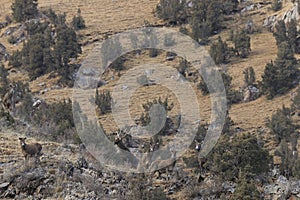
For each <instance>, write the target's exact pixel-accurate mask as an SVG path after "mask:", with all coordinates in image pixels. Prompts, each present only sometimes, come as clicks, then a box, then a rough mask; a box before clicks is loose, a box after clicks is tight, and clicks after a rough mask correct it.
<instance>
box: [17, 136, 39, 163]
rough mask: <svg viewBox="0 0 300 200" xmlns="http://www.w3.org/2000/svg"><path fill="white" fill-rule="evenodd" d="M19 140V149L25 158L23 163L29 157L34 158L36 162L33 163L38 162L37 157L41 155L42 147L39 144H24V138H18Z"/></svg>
mask: <svg viewBox="0 0 300 200" xmlns="http://www.w3.org/2000/svg"><path fill="white" fill-rule="evenodd" d="M19 140H20V144H21V149H22V153H23V155H24V157H25V161H27V160H28V158H29V156H35V158H36V160H35V161H39V156H41V155H42V152H41V151H42V145H41V144H39V143H31V144H26V143H25V140H26V137H25V138H21V137H20V138H19Z"/></svg>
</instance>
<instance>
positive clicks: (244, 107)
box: [0, 0, 291, 131]
mask: <svg viewBox="0 0 300 200" xmlns="http://www.w3.org/2000/svg"><path fill="white" fill-rule="evenodd" d="M11 2H12V1H11V0H2V1H1V4H2V5H3V6H2V12H1V13H0V14H1V18H3V17H4V16H5V14H7V13H9V12H10V4H11ZM157 2H158V1H157V0H130V1H128V0H115V1H112V0H98V1H96V0H91V1H88V0H85V1H81V0H52V1H48V0H39V7H40V8H42V9H45V8H49V7H51V8H53V9H54V10H57V11H60V12H66V13H67V15H68V20H70V19H71V18H72V16H73V15H75V14H76V12H77V9H78V8H80V9H81V12H82V16H83V17H84V19H85V21H86V24H87V29H85V30H82V31H80V34H81V35H82V36H83V37H82V38H83V39H82V42H84V43H85V44H87V45H85V46H83V50H84V53H83V56H82V58H84V57H85V56H86V55H87V54H88V53H89V51H90V50H91V49H92V48H93V47H94V44H93V43H92V41H96V40H102V39H103V38H104V37H105V36H107V35H110V34H113V33H115V32H121V31H124V30H128V29H132V28H137V27H141V26H143V25H144V20H148V21H149V22H150V23H151V24H159V23H161V21H160V20H159V19H157V18H155V17H154V16H153V10H154V9H155V6H156V4H157ZM267 7H269V6H267ZM267 7H265V8H263V9H261V10H259V11H253V12H252V14H253V15H251V16H244V17H243V16H241V17H238V18H236V19H235V24H233V25H232V26H233V27H236V26H241V25H242V23H241V22H245V21H246V20H247V19H249V17H250V18H252V19H253V20H254V22H255V24H257V25H258V26H261V24H262V22H263V19H264V18H266V17H267V16H269V15H272V14H275V13H273V12H272V11H270V10H269V9H268V8H267ZM290 7H291V3H286V2H284V8H283V10H281V11H279V12H278V13H276V14H278V15H281V14H282V13H284V12H285V11H286V10H287V9H288V8H290ZM0 8H1V7H0ZM258 12H259V13H258ZM250 14H251V13H250ZM237 19H239V20H237ZM221 35H222V37H224V38H226V36H227V35H228V32H226V31H224V32H222V33H221ZM6 40H7V38H1V39H0V42H1V43H3V44H5V45H8V43H7V42H6ZM251 42H252V43H251V48H252V53H251V55H250V57H249V58H247V59H242V60H240V59H239V60H234V61H233V62H232V63H230V64H229V65H228V66H227V68H228V72H229V73H230V74H231V76H232V77H233V84H234V87H236V88H238V87H240V86H242V84H243V70H244V69H245V68H246V67H249V66H252V67H253V68H254V70H255V72H256V77H257V79H258V80H260V78H261V75H262V73H263V71H264V67H265V65H266V63H267V62H269V61H270V60H272V59H275V57H276V51H277V48H276V45H275V40H274V38H273V36H272V34H271V33H269V32H267V31H265V30H263V32H262V33H259V34H254V35H251ZM8 49H9V50H13V49H15V47H13V46H8ZM163 59H164V57H163V56H160V57H158V58H157V59H156V60H155V59H154V60H151V59H149V58H148V56H144V57H142V59H141V60H131V61H129V62H128V63H127V65H128V66H137V65H138V64H142V63H149V62H157V61H159V62H161V61H162V60H163ZM19 75H20V74H19ZM19 75H18V76H19ZM14 76H16V75H11V77H14ZM23 78H24V77H23ZM25 80H26V78H25ZM42 82H45V83H46V84H47V86H46V87H51V86H52V85H53V84H54V82H55V81H53V80H51V79H50V80H49V79H47V76H45V77H41V78H39V79H38V80H36V81H33V82H32V83H31V88H32V90H33V91H34V92H38V91H40V90H41V89H42V88H40V87H39V86H38V84H39V83H42ZM112 86H113V83H112V84H109V85H107V86H105V87H104V88H111V87H112ZM71 92H72V90H71V89H56V90H51V91H49V92H46V93H45V94H44V95H41V97H42V98H45V99H47V100H50V101H54V100H59V99H62V98H66V97H71ZM145 92H146V93H147V94H149V95H144V96H141V94H142V93H145ZM154 92H157V93H158V94H157V93H156V95H158V96H160V94H161V95H165V94H166V93H165V90H164V89H162V88H157V87H156V86H154V87H149V88H148V89H144V88H142V89H140V90H138V91H137V92H136V94H135V95H134V96H133V97H132V99H131V102H130V103H131V106H132V107H131V115H132V116H133V118H134V117H135V116H138V115H139V113H140V112H141V103H142V102H145V101H146V99H148V98H149V96H151V95H150V94H152V93H154ZM171 96H172V95H171ZM198 98H199V102H200V108H201V111H203V119H204V120H206V121H208V120H209V116H210V108H209V106H210V100H209V99H208V98H207V97H203V96H201V94H198ZM172 99H173V100H172ZM171 100H172V101H174V102H175V97H174V95H173V96H172V97H171ZM175 104H176V102H175ZM282 104H285V105H289V104H290V95H289V94H287V95H285V96H281V97H278V98H275V99H273V100H272V101H268V100H266V98H265V97H261V98H259V99H257V100H256V101H253V102H249V103H241V104H237V105H233V107H232V108H231V110H230V116H231V118H232V119H233V120H234V121H235V123H236V125H237V126H239V127H242V128H244V129H245V130H246V131H251V130H254V129H256V127H258V126H263V125H264V123H265V119H266V118H267V117H269V116H270V115H271V114H272V113H273V112H274V111H275V110H276V109H278V108H280V107H281V106H282ZM176 105H177V104H176ZM176 109H177V110H178V109H179V107H178V106H177V108H176ZM176 109H174V112H173V114H175V113H176ZM101 122H102V124H103V126H104V128H105V129H107V130H109V131H111V130H113V129H115V125H114V123H113V118H112V116H111V115H107V116H103V117H101Z"/></svg>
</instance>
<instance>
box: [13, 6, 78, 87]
mask: <svg viewBox="0 0 300 200" xmlns="http://www.w3.org/2000/svg"><path fill="white" fill-rule="evenodd" d="M45 14H46V15H47V14H49V18H50V21H51V22H49V21H46V22H34V21H32V22H29V23H27V24H26V30H27V31H28V33H29V34H30V35H31V37H30V39H29V40H28V41H27V42H26V43H25V44H24V46H23V48H22V50H21V51H18V50H17V51H15V52H14V53H13V55H12V56H11V58H10V60H9V64H10V65H12V66H14V67H20V66H24V67H25V68H26V69H27V71H28V72H29V77H30V79H31V80H33V79H35V78H37V77H39V76H41V75H44V74H46V73H49V72H52V71H57V72H58V73H59V75H61V82H62V83H66V84H67V85H70V86H71V85H72V81H73V77H72V74H73V73H74V69H75V68H76V66H75V65H74V64H72V63H70V61H71V59H72V58H77V56H78V54H80V53H81V46H80V44H79V43H78V41H77V36H76V33H75V31H74V30H73V29H72V28H69V27H68V26H67V25H66V16H65V15H56V14H55V13H54V12H53V11H52V10H49V11H46V12H45ZM51 23H52V24H51ZM52 25H54V26H55V31H54V30H52V28H51V26H52ZM55 34H56V35H57V36H56V37H54V35H55ZM12 42H13V41H12Z"/></svg>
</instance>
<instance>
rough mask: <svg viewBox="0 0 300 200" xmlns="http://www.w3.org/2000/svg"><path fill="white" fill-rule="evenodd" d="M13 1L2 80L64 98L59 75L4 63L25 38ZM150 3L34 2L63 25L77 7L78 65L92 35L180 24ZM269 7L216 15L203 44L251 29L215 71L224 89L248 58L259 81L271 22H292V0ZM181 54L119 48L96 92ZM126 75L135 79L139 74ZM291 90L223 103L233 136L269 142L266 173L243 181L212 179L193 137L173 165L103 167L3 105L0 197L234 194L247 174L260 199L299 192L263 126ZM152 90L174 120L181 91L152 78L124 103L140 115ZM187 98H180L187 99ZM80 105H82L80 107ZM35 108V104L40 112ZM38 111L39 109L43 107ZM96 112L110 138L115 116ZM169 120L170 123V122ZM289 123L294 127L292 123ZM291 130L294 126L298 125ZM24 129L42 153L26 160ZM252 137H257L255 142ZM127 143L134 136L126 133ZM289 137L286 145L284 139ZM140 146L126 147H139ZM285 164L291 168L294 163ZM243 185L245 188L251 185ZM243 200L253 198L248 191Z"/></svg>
mask: <svg viewBox="0 0 300 200" xmlns="http://www.w3.org/2000/svg"><path fill="white" fill-rule="evenodd" d="M11 3H12V1H11V0H3V1H2V2H1V5H0V9H1V11H0V44H1V45H0V60H2V62H3V63H4V66H5V68H6V69H7V70H8V73H9V75H8V78H9V80H10V81H12V80H20V81H22V82H23V83H28V84H29V89H30V91H31V94H32V96H33V97H35V98H36V99H41V100H42V101H43V102H46V103H47V105H50V104H51V103H53V102H61V101H64V100H66V99H68V98H70V99H72V92H73V90H72V88H70V87H66V86H65V85H63V84H60V82H59V78H60V77H59V76H57V74H55V73H47V74H45V75H43V76H40V77H38V78H36V79H34V80H30V77H29V75H28V71H26V70H25V69H24V68H22V67H14V66H11V65H8V60H7V58H8V57H9V56H10V55H12V54H13V51H15V50H17V49H19V50H20V49H21V48H22V46H23V42H24V41H26V40H27V39H28V38H29V37H27V34H28V33H27V31H26V28H25V25H24V24H22V23H14V22H9V21H10V20H8V19H9V18H8V17H7V16H11V15H10V14H11V9H10V5H11ZM157 4H158V1H157V0H101V1H99V0H98V1H97V0H93V1H81V0H53V1H46V0H39V1H38V7H39V9H40V10H46V9H48V8H52V9H53V10H54V11H56V12H58V13H59V12H60V13H63V12H66V14H67V24H68V25H70V24H71V20H72V18H73V16H75V15H76V13H77V10H78V9H80V10H81V15H82V17H83V18H84V20H85V23H86V28H85V29H83V30H79V31H77V34H78V38H79V42H80V44H81V45H82V54H80V55H79V57H78V58H77V59H74V60H73V61H72V62H73V63H74V64H76V65H80V64H81V63H82V62H83V61H84V60H85V59H86V58H87V56H88V55H89V54H90V53H91V51H92V49H93V48H94V47H96V46H97V45H98V43H99V42H101V41H103V40H104V39H106V38H107V37H109V36H111V35H114V34H116V33H120V32H123V31H125V30H131V29H134V28H140V27H143V26H145V25H150V26H155V27H161V26H166V27H167V28H169V29H172V30H176V31H178V30H179V28H180V27H179V26H176V25H170V24H168V23H167V22H165V21H163V20H161V19H159V18H157V17H156V16H155V9H156V5H157ZM271 6H272V2H271V1H259V0H249V1H241V3H240V4H239V7H238V10H237V11H236V12H235V13H232V14H230V15H228V16H227V18H226V20H225V22H224V24H226V25H225V26H226V28H224V29H223V30H222V31H221V32H220V33H218V34H216V35H213V36H212V37H210V43H209V45H207V46H205V48H206V49H207V50H209V47H210V45H211V44H212V43H213V42H215V41H217V37H218V36H221V38H222V39H223V40H226V41H227V42H228V44H229V46H230V47H233V43H232V42H231V41H229V39H228V38H229V37H230V34H231V31H236V30H237V29H240V28H245V27H248V28H249V27H250V29H251V30H252V31H253V33H251V34H249V36H250V38H251V53H250V55H249V56H248V57H247V58H243V59H240V58H237V57H233V58H232V59H231V62H229V63H228V64H222V65H220V71H222V72H226V73H228V74H229V75H230V76H231V77H232V88H233V89H235V90H237V91H239V90H240V89H241V88H243V87H244V71H245V69H247V68H248V67H253V69H254V71H255V74H256V79H257V82H259V81H261V80H262V75H263V73H264V69H265V66H266V64H267V63H268V62H270V61H271V60H275V59H276V55H277V45H276V40H275V38H274V37H273V33H272V31H274V27H275V24H276V22H277V21H278V20H281V19H283V20H284V21H285V22H288V21H290V20H291V19H296V20H298V22H299V19H300V17H299V14H298V10H297V9H298V5H297V4H293V3H292V2H290V1H283V6H282V9H280V10H278V11H276V12H275V11H273V10H272V9H271ZM298 24H299V23H298ZM12 36H13V37H14V38H16V43H15V44H11V43H10V42H9V39H10V38H12ZM295 56H296V58H298V59H299V58H300V56H299V54H298V55H295ZM180 62H181V59H180V58H178V57H175V58H174V59H173V58H172V59H169V58H168V55H167V53H166V52H162V53H159V54H158V55H157V56H155V57H151V56H149V51H148V50H145V51H141V52H140V53H138V54H133V53H130V54H128V55H126V59H125V61H124V70H122V71H116V70H107V71H106V72H104V73H103V80H102V81H103V82H104V83H105V84H104V85H103V86H101V87H100V88H99V92H100V93H101V92H103V91H107V90H109V91H112V90H113V88H114V87H115V86H118V84H119V83H118V81H119V80H120V78H121V77H122V76H126V73H127V72H129V71H130V70H131V69H133V68H134V67H137V66H140V65H143V64H153V65H154V64H157V63H160V64H163V65H165V66H169V67H178V66H179V65H180ZM194 71H195V69H192V72H194ZM133 78H136V79H138V78H139V77H133ZM200 80H201V78H200V76H199V75H193V76H192V77H189V78H188V81H189V82H190V84H191V85H192V88H193V89H194V90H195V91H196V96H197V99H198V102H199V108H200V111H201V120H200V121H199V123H201V125H205V124H209V123H210V122H211V99H210V97H209V96H205V95H203V94H202V93H201V91H200V90H198V89H197V88H198V85H197V84H198V83H199V81H200ZM119 86H120V85H119ZM120 87H121V86H120ZM122 87H124V85H123V86H122ZM124 91H125V92H126V88H125V87H124V88H123V92H124ZM295 93H296V88H295V89H292V90H290V91H289V92H288V93H286V94H284V95H280V96H277V97H275V98H273V99H272V100H269V99H267V97H266V96H265V95H261V96H259V98H257V99H255V100H253V101H246V102H243V101H242V102H239V103H236V104H233V105H231V107H230V110H229V117H230V118H231V119H232V121H233V123H232V124H231V125H230V130H231V131H232V133H233V134H232V135H231V136H232V137H233V135H234V134H237V135H238V134H247V133H250V134H251V135H255V136H256V137H257V138H258V140H257V141H258V142H257V143H259V142H260V144H261V143H262V144H263V145H262V146H263V148H264V149H267V150H268V152H269V153H270V155H271V156H274V157H272V161H273V163H272V164H270V170H269V172H268V173H267V175H265V176H255V177H254V178H253V179H251V178H250V179H251V181H249V180H246V179H247V178H248V177H244V178H245V180H238V181H237V179H238V178H237V177H235V178H233V179H231V180H226V181H221V180H219V178H216V177H215V175H214V174H212V173H211V171H210V170H211V169H212V168H213V167H211V166H208V167H207V166H205V165H204V167H203V166H202V164H204V163H205V162H203V163H202V161H201V160H198V159H197V153H198V152H197V151H196V149H195V143H193V144H192V145H191V147H190V149H188V150H187V152H186V153H185V154H184V155H183V156H182V157H181V158H179V159H178V160H177V161H176V163H175V165H174V166H173V167H172V168H171V169H169V168H168V169H163V170H161V171H155V172H154V173H151V174H146V175H144V174H131V173H123V172H116V171H110V170H109V169H106V168H104V167H103V165H105V164H106V163H99V162H98V161H97V160H96V159H95V158H94V157H93V156H92V155H91V154H90V153H89V152H88V151H87V150H86V148H85V146H84V145H80V144H78V142H77V143H76V142H74V141H75V139H74V140H70V138H68V137H67V136H66V137H63V136H61V137H58V138H56V142H54V141H53V138H52V137H49V135H47V134H51V125H52V124H51V123H54V122H53V121H50V122H49V121H47V120H45V122H43V121H42V120H41V122H39V123H41V124H42V125H41V127H39V128H37V127H35V126H36V124H35V125H33V123H34V120H33V121H31V122H28V121H26V120H24V119H23V118H22V119H21V118H20V117H18V116H17V115H15V114H12V115H11V116H12V117H13V118H14V119H11V118H10V116H8V115H5V114H4V115H2V114H1V120H0V126H1V127H0V198H1V199H194V200H197V199H232V197H233V196H234V193H235V192H236V193H238V192H239V191H240V190H242V189H241V187H240V185H242V181H246V182H247V181H248V182H247V183H249V185H250V183H251V184H253V185H254V186H255V188H256V190H257V191H258V192H259V194H260V199H270V200H271V199H272V200H273V199H290V200H294V199H300V181H299V180H298V179H290V178H289V177H288V173H286V174H282V173H281V171H280V170H281V169H280V163H282V162H283V161H282V160H281V159H280V158H281V157H280V155H279V154H276V153H275V152H276V151H280V150H281V149H280V148H279V147H278V144H277V142H276V139H275V137H274V135H272V134H271V130H270V129H268V128H267V127H266V122H267V120H268V119H270V118H271V116H272V115H273V114H274V113H275V112H276V111H277V110H278V109H281V108H282V106H283V105H285V106H286V107H289V106H291V104H292V98H293V97H294V96H295ZM88 95H89V94H87V95H84V96H88ZM158 97H161V98H162V99H165V98H166V97H167V98H168V102H172V103H173V105H174V107H173V108H172V110H170V111H169V112H168V117H169V118H170V119H172V120H173V121H175V123H174V124H176V120H174V119H177V118H176V117H178V115H179V114H180V109H181V107H180V106H181V105H180V103H179V100H178V99H177V97H176V95H175V94H174V93H173V92H172V91H170V89H168V88H166V87H161V86H159V85H156V84H153V85H151V84H150V85H149V86H147V87H140V88H139V89H138V90H137V91H135V93H134V94H133V95H132V97H131V99H130V102H129V105H130V106H129V112H130V116H131V117H132V119H139V117H140V116H141V115H142V113H143V112H144V108H143V106H142V105H143V104H145V103H147V102H148V101H149V100H153V99H156V98H158ZM189 98H190V97H187V99H189ZM21 106H22V105H21ZM46 108H47V107H46ZM81 109H82V110H84V111H85V107H84V106H83V107H82V108H81ZM34 112H37V113H38V111H34ZM40 112H43V110H41V111H40ZM96 112H99V110H96ZM32 113H33V112H32ZM39 114H40V113H39ZM92 114H94V113H92ZM32 115H34V113H33V114H32ZM40 116H43V115H40ZM45 116H47V115H45ZM199 118H200V116H199ZM294 118H295V119H296V120H295V121H296V125H297V126H299V121H300V120H299V116H297V114H296V115H294V116H293V120H294ZM98 119H99V122H100V124H101V125H102V127H103V129H104V131H105V132H106V133H108V135H109V137H115V135H113V133H115V132H117V131H118V127H117V123H116V122H115V121H114V118H113V115H112V114H111V113H106V114H99V115H98ZM35 120H37V119H35ZM11 121H14V123H12V124H10V122H11ZM31 123H32V124H31ZM43 123H45V124H43ZM174 124H172V126H174V127H175V126H176V125H174ZM49 127H50V128H49ZM174 127H171V128H174ZM55 128H57V127H55ZM58 129H59V128H58ZM56 130H57V129H55V131H56ZM53 131H54V130H53ZM73 131H74V129H71V131H69V130H68V132H67V133H66V135H67V134H70V132H72V133H73ZM297 131H299V127H298V129H297ZM297 131H296V133H297V134H299V132H297ZM22 136H27V138H28V139H27V140H28V141H27V142H28V143H32V142H35V141H37V142H39V143H40V144H42V146H43V150H42V152H43V155H42V156H41V157H40V161H39V162H37V163H36V162H35V159H34V158H30V159H29V160H28V161H26V160H24V156H23V154H22V151H21V146H20V143H19V139H18V138H19V137H22ZM50 138H51V139H50ZM172 138H173V135H172V133H171V134H170V135H165V136H164V137H163V139H162V141H160V142H161V145H166V143H167V141H169V140H170V139H172ZM72 139H73V138H72ZM77 139H78V137H77ZM231 139H232V138H231ZM231 139H230V140H231ZM131 142H132V141H131ZM133 142H137V143H138V144H139V146H142V144H143V148H146V147H144V143H142V142H141V141H134V140H133ZM146 142H148V141H146ZM296 143H297V142H296ZM260 144H258V145H259V146H260ZM129 145H132V144H131V143H130V142H129ZM147 145H148V143H147ZM147 145H146V146H147ZM288 145H292V144H291V142H290V143H288V144H287V146H288ZM147 147H148V146H147ZM150 147H151V145H150ZM139 148H140V147H138V148H136V149H135V148H131V149H134V150H135V151H138V150H139ZM282 151H284V150H282ZM296 151H297V153H296ZM299 153H300V148H299V141H298V146H297V149H296V150H295V149H293V152H292V154H293V155H294V154H297V155H298V154H299ZM275 154H276V155H275ZM287 154H288V153H287ZM273 164H275V165H273ZM294 164H295V163H294ZM199 166H200V167H199ZM295 166H296V164H295ZM291 168H293V167H291ZM293 170H295V169H294V168H293ZM296 170H297V168H296ZM299 170H300V169H299ZM238 176H242V174H241V173H240V174H239V175H238ZM239 178H240V177H239ZM249 185H247V187H250V186H249ZM242 186H243V185H242ZM246 190H248V191H254V189H253V188H252V189H251V188H246ZM250 199H256V198H254V197H250Z"/></svg>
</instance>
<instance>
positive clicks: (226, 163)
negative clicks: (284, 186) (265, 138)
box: [204, 134, 272, 180]
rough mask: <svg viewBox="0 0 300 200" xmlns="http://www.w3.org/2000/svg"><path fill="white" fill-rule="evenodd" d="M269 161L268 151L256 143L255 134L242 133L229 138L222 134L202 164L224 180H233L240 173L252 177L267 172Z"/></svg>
mask: <svg viewBox="0 0 300 200" xmlns="http://www.w3.org/2000/svg"><path fill="white" fill-rule="evenodd" d="M271 161H272V159H271V157H270V155H269V153H268V151H266V150H264V149H262V148H261V147H260V146H259V145H258V143H257V138H256V137H255V136H252V135H250V134H242V135H235V136H233V138H232V139H229V137H228V136H226V135H224V136H222V137H221V138H220V139H219V141H218V143H217V145H216V146H215V147H214V149H213V151H211V152H210V154H209V156H208V161H207V162H206V163H205V164H204V165H205V167H206V168H208V169H210V171H211V172H213V173H214V174H216V175H219V176H220V177H221V178H223V179H224V180H235V179H237V178H239V177H240V175H241V174H247V175H248V176H250V177H254V176H256V175H261V174H264V173H267V172H268V171H269V165H270V164H271Z"/></svg>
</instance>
